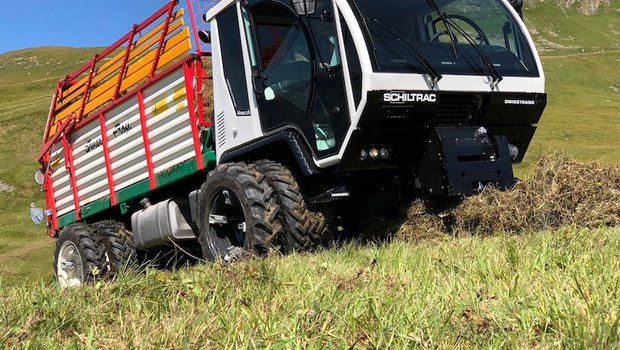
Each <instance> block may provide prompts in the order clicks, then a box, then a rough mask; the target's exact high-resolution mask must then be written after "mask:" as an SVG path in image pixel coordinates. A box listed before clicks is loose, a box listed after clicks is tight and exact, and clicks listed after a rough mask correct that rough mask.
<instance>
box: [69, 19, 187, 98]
mask: <svg viewBox="0 0 620 350" xmlns="http://www.w3.org/2000/svg"><path fill="white" fill-rule="evenodd" d="M183 13H184V12H183V9H180V10H178V11H177V12H176V13H175V14H174V15H173V16H172V18H171V22H170V25H175V26H176V28H178V27H179V26H180V25H179V24H178V23H175V20H177V19H179V18H180V19H181V22H182V21H183ZM165 22H166V20H165V19H164V20H163V21H162V22H161V23H160V24H158V25H157V26H155V27H153V29H151V30H149V31H148V32H147V33H146V34H144V35H142V36H141V37H140V38H139V39H138V40H136V42H135V44H134V45H133V46H134V47H133V48H132V50H135V48H136V47H138V46H140V45H141V44H142V43H144V42H146V41H147V40H149V39H151V38H152V37H156V38H157V40H159V36H157V34H160V33H161V31H162V30H163V28H164V24H165ZM181 25H182V23H181ZM172 31H174V29H172V28H170V29H169V30H168V32H169V33H170V32H172ZM124 56H125V50H121V51H120V52H118V53H117V54H116V55H115V56H114V57H112V58H111V59H110V60H109V61H107V62H105V63H104V64H103V65H102V66H101V67H99V68H97V69H96V71H95V74H96V75H98V74H100V73H101V72H102V71H103V70H105V69H106V68H108V67H110V66H112V65H114V64H115V63H118V66H117V68H118V67H120V66H121V63H122V58H123V57H124ZM87 81H88V76H86V77H84V78H82V79H81V80H80V81H79V82H78V83H77V84H75V85H73V86H72V87H70V88H69V89H67V90H66V91H64V92H63V94H62V95H63V99H64V98H66V97H65V96H67V95H69V94H73V93H74V92H76V91H77V90H79V89H80V88H81V87H83V86H84V84H86V82H87Z"/></svg>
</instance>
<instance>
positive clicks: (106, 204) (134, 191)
mask: <svg viewBox="0 0 620 350" xmlns="http://www.w3.org/2000/svg"><path fill="white" fill-rule="evenodd" d="M209 130H210V129H209ZM215 158H216V156H215V152H213V151H212V150H211V149H210V148H208V149H206V151H205V153H204V154H203V161H204V164H205V169H206V170H211V169H213V167H215ZM196 172H198V166H197V165H196V160H195V159H190V160H188V161H186V162H183V163H181V164H179V165H177V166H175V167H173V168H170V169H168V170H166V171H164V172H162V173H159V174H157V175H156V176H155V183H156V184H157V187H158V188H159V187H163V186H165V185H169V184H171V183H174V182H176V181H179V180H181V179H183V178H185V177H187V176H189V175H192V174H194V173H196ZM149 192H151V187H150V184H149V180H148V179H146V180H142V181H140V182H138V183H136V184H134V185H131V186H129V187H127V188H124V189H122V190H120V191H117V192H116V201H117V203H123V202H126V201H129V200H132V199H135V198H137V197H141V196H144V195H145V194H147V193H149ZM111 207H112V205H111V203H110V197H109V196H108V197H105V198H102V199H99V200H97V201H94V202H92V203H90V204H87V205H85V206H83V207H82V208H80V215H81V217H82V219H87V218H88V217H90V216H93V215H95V214H98V213H100V212H102V211H104V210H107V209H109V208H111ZM76 221H77V220H75V211H72V212H70V213H67V214H65V215H63V216H61V217H59V218H58V224H59V226H60V227H65V226H67V225H71V224H72V223H74V222H76Z"/></svg>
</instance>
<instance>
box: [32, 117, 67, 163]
mask: <svg viewBox="0 0 620 350" xmlns="http://www.w3.org/2000/svg"><path fill="white" fill-rule="evenodd" d="M72 123H73V119H71V118H67V119H66V120H65V121H64V122H63V123H62V124H60V126H59V127H58V129H57V130H56V133H55V134H54V137H53V138H52V139H51V140H48V141H47V143H46V144H44V145H43V149H42V150H41V152H40V153H39V155H38V156H37V159H39V160H42V159H43V157H45V155H46V154H47V152H48V151H49V150H50V149H51V148H52V145H53V144H54V143H56V141H58V139H59V138H60V137H62V136H63V135H64V133H65V130H66V129H67V128H68V127H69V125H70V124H72Z"/></svg>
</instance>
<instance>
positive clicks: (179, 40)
mask: <svg viewBox="0 0 620 350" xmlns="http://www.w3.org/2000/svg"><path fill="white" fill-rule="evenodd" d="M189 49H191V41H190V40H189V28H187V27H186V28H183V30H181V31H180V32H179V33H177V34H176V35H174V36H173V37H171V38H169V39H168V41H167V42H166V44H165V48H164V50H165V51H164V53H163V54H162V55H161V56H160V59H159V63H158V65H157V68H158V69H159V68H161V67H163V66H165V65H166V64H168V63H170V62H172V61H173V60H175V59H176V58H178V57H180V56H182V55H183V54H184V53H186V52H187V51H188V50H189ZM156 53H157V52H156V49H154V50H151V51H150V52H149V53H148V54H146V55H145V56H144V57H142V58H140V59H139V60H138V61H137V62H135V63H133V64H132V65H131V66H129V67H128V68H127V77H126V78H125V79H124V80H123V81H122V83H121V89H120V91H121V92H122V91H125V90H127V88H129V87H131V86H133V85H135V84H136V83H138V82H139V81H140V80H142V79H144V78H146V77H148V75H149V74H150V72H151V68H152V64H151V63H152V62H153V59H154V57H155V55H156ZM114 85H116V80H114V79H110V80H108V81H107V82H105V83H104V84H102V85H100V86H98V87H97V88H95V89H93V90H92V91H91V92H90V96H89V102H88V103H87V105H86V106H87V107H85V108H84V113H83V115H86V114H88V113H90V112H91V111H93V110H94V109H95V108H97V107H99V105H101V104H103V103H105V102H106V101H107V100H109V99H111V98H113V97H114V96H113V95H114ZM101 96H104V97H105V98H104V99H102V98H100V97H101ZM95 102H97V103H95ZM81 106H82V99H78V100H76V101H75V102H73V103H72V104H71V105H69V106H68V107H66V108H64V109H62V111H60V112H58V113H57V114H56V117H55V119H54V122H55V123H57V122H58V121H62V120H64V119H65V118H66V117H68V116H69V115H71V114H72V113H74V112H75V113H77V112H78V111H79V109H80V107H81Z"/></svg>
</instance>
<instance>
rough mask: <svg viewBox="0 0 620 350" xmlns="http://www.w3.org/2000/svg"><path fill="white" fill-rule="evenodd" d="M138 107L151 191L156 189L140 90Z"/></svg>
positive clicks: (142, 97)
mask: <svg viewBox="0 0 620 350" xmlns="http://www.w3.org/2000/svg"><path fill="white" fill-rule="evenodd" d="M138 107H139V109H140V126H141V127H142V140H143V141H144V156H145V158H146V167H147V170H148V172H149V185H150V188H151V189H152V190H153V189H155V187H157V184H156V183H155V171H154V167H153V155H152V154H151V144H150V141H149V131H148V128H147V125H146V112H145V110H144V96H143V95H142V90H138Z"/></svg>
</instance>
